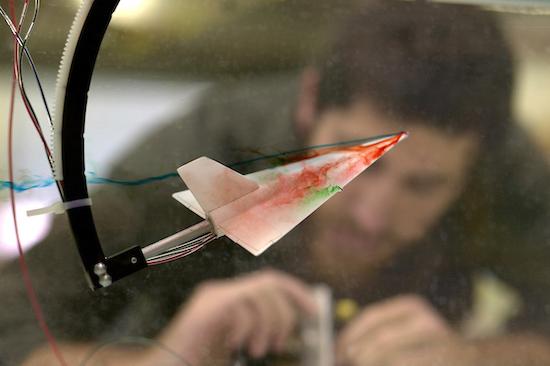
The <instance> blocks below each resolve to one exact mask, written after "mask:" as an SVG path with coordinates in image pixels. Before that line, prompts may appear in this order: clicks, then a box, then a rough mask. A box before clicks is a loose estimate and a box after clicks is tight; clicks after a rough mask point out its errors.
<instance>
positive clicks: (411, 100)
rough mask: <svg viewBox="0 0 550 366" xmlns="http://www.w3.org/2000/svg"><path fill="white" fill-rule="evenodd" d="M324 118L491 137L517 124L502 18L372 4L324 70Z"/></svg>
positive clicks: (456, 8)
mask: <svg viewBox="0 0 550 366" xmlns="http://www.w3.org/2000/svg"><path fill="white" fill-rule="evenodd" d="M320 72H321V81H320V85H319V94H318V110H319V112H322V111H323V110H326V109H329V108H333V107H346V106H348V105H350V104H351V103H353V102H355V101H357V100H359V101H363V100H365V101H368V102H370V103H371V104H372V105H373V106H374V107H375V108H377V109H379V110H380V111H381V112H383V113H384V114H386V115H389V116H392V117H395V118H399V119H402V120H405V121H407V120H409V121H418V122H421V123H425V124H429V125H431V126H434V127H437V128H441V129H443V130H444V131H448V132H450V133H463V132H468V131H474V132H477V133H479V134H481V136H485V137H490V136H492V135H493V134H494V132H495V131H494V129H504V127H505V125H506V124H507V122H508V121H510V109H511V102H510V100H511V95H512V89H513V63H512V57H511V52H510V50H509V48H508V45H507V42H506V41H505V39H504V36H503V34H502V32H501V30H500V29H499V25H498V22H497V20H496V17H495V16H494V15H493V14H490V13H488V12H486V11H482V10H481V9H478V8H476V7H473V6H466V5H463V6H461V5H443V4H441V5H438V4H433V3H427V2H404V1H397V0H379V1H370V2H368V3H367V4H366V6H364V7H362V8H360V9H359V11H358V12H357V14H356V15H355V16H354V17H352V19H350V20H348V22H346V23H345V25H344V27H343V29H342V30H341V32H340V33H339V35H338V36H337V38H336V41H335V42H334V47H333V48H332V49H331V51H330V52H329V54H328V55H327V56H326V57H325V59H324V62H323V63H322V64H321V65H320Z"/></svg>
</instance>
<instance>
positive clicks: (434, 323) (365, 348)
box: [337, 295, 476, 366]
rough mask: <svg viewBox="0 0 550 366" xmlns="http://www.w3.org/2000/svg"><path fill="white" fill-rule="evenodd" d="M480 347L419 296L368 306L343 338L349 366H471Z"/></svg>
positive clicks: (343, 360)
mask: <svg viewBox="0 0 550 366" xmlns="http://www.w3.org/2000/svg"><path fill="white" fill-rule="evenodd" d="M475 358H476V354H475V349H474V348H473V347H472V346H469V345H467V344H466V343H465V342H464V341H462V340H461V339H460V337H459V336H458V335H457V334H455V333H454V332H453V330H452V329H451V328H450V326H449V325H448V324H447V323H446V322H445V320H443V318H441V316H440V315H439V314H438V313H437V312H436V311H435V309H433V308H432V307H431V305H430V304H429V303H428V302H426V301H425V300H423V299H422V298H420V297H418V296H413V295H409V296H400V297H397V298H393V299H391V300H387V301H384V302H381V303H377V304H374V305H371V306H368V307H366V308H365V310H364V311H363V312H362V313H361V314H359V316H358V317H357V318H356V319H354V320H352V322H351V323H350V324H349V325H348V326H347V327H346V328H345V329H344V330H343V331H342V333H341V335H340V336H339V337H338V343H337V360H338V364H339V365H345V366H403V365H407V366H452V365H460V366H469V365H474V364H475V363H474V360H475Z"/></svg>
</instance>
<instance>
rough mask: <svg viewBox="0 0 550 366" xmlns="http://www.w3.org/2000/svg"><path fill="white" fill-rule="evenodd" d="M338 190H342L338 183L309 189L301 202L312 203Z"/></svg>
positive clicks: (328, 196)
mask: <svg viewBox="0 0 550 366" xmlns="http://www.w3.org/2000/svg"><path fill="white" fill-rule="evenodd" d="M338 192H342V188H341V187H340V186H338V185H332V186H328V187H325V188H322V189H316V188H313V189H311V191H310V192H309V194H308V195H307V196H306V198H305V199H304V201H303V203H304V204H305V205H310V204H314V203H316V202H318V201H320V200H324V199H327V198H330V197H331V196H332V195H334V194H336V193H338Z"/></svg>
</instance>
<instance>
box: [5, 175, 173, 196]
mask: <svg viewBox="0 0 550 366" xmlns="http://www.w3.org/2000/svg"><path fill="white" fill-rule="evenodd" d="M177 176H178V174H177V173H175V172H174V173H167V174H161V175H155V176H152V177H147V178H140V179H112V178H104V177H99V176H97V175H96V174H95V173H87V174H86V181H87V182H88V184H98V185H118V186H141V185H146V184H151V183H154V182H159V181H163V180H167V179H171V178H175V177H177ZM54 184H55V180H54V179H53V178H34V179H28V180H23V181H21V182H15V183H13V182H10V181H5V180H0V191H2V190H4V189H10V188H13V190H14V191H15V192H18V193H20V192H25V191H29V190H32V189H38V188H47V187H49V186H52V185H54Z"/></svg>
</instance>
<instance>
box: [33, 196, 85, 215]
mask: <svg viewBox="0 0 550 366" xmlns="http://www.w3.org/2000/svg"><path fill="white" fill-rule="evenodd" d="M91 205H92V199H91V198H82V199H79V200H74V201H68V202H56V203H54V204H52V205H50V206H47V207H42V208H37V209H35V210H29V211H27V216H38V215H45V214H50V213H54V214H56V215H60V214H62V213H65V211H67V210H70V209H72V208H77V207H84V206H91Z"/></svg>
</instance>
